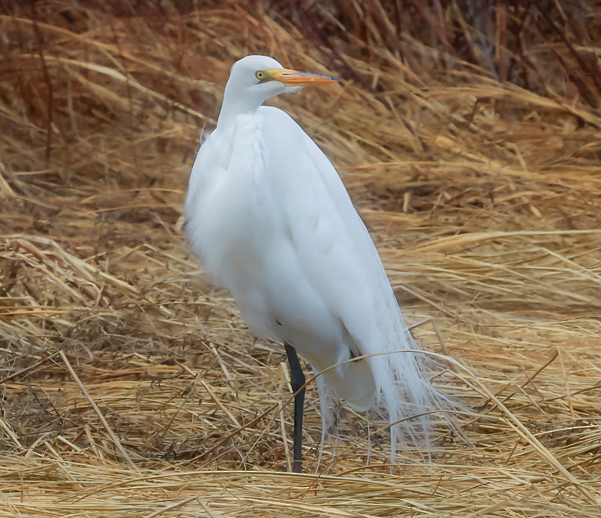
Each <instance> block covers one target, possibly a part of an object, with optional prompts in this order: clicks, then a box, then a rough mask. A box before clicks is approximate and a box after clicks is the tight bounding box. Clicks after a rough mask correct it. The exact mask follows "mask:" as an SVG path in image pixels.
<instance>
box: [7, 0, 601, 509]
mask: <svg viewBox="0 0 601 518" xmlns="http://www.w3.org/2000/svg"><path fill="white" fill-rule="evenodd" d="M0 5H1V6H2V7H0V11H1V13H2V14H1V15H0V50H1V55H0V204H1V205H0V206H1V212H0V214H1V216H0V238H1V243H0V357H1V359H2V360H1V363H0V365H1V372H0V391H1V397H2V407H1V408H2V413H1V414H0V516H73V517H76V516H77V517H79V516H81V517H83V516H87V517H100V516H109V515H110V516H127V517H133V516H140V517H148V518H149V517H151V516H182V517H183V516H211V517H213V516H218V517H227V516H249V517H250V516H274V517H276V516H277V517H280V516H310V515H317V516H328V517H329V516H344V517H346V516H349V517H351V516H353V517H355V516H357V517H358V516H418V515H419V516H451V515H453V516H485V515H490V516H516V517H518V516H528V517H535V516H558V517H559V516H566V517H574V516H583V517H584V516H598V515H599V502H600V500H599V491H600V490H601V487H600V484H599V477H600V476H601V471H600V469H599V457H600V455H601V448H600V447H601V443H600V440H601V428H600V424H601V417H600V415H599V413H600V410H601V402H600V401H599V394H600V389H601V375H600V374H601V370H600V369H601V324H600V319H599V314H600V310H601V246H600V245H599V243H600V242H601V225H600V222H601V212H600V210H601V203H600V193H601V175H600V172H599V171H600V166H601V164H600V147H599V142H601V117H600V112H599V100H600V99H601V88H600V84H601V74H600V71H599V63H598V55H599V48H600V46H599V34H601V32H600V30H599V29H600V27H599V19H600V12H599V9H598V6H597V5H595V4H594V3H587V2H586V1H584V0H583V1H578V0H568V1H564V0H558V1H553V2H542V1H533V2H526V1H521V0H517V1H516V2H513V3H504V2H498V3H497V2H492V0H481V1H479V2H456V1H452V2H448V1H443V2H438V1H433V2H431V3H427V2H426V1H423V0H403V1H384V0H357V1H353V2H342V1H338V2H336V1H331V2H314V3H311V2H298V3H297V2H292V1H283V0H282V1H278V2H273V4H268V3H267V2H249V3H248V5H247V4H242V3H236V2H217V3H216V5H205V4H204V3H203V4H200V3H196V2H169V1H166V2H160V3H158V2H157V3H154V2H138V3H136V2H127V1H123V2H118V1H115V2H112V3H103V2H92V1H89V2H78V3H75V2H66V1H64V0H54V1H48V2H36V3H35V4H33V7H32V6H31V5H29V4H28V5H20V3H18V2H2V3H1V4H0ZM248 53H265V54H270V55H273V56H274V57H276V58H277V59H279V60H280V61H281V62H282V63H283V64H284V65H286V66H291V67H295V68H298V69H305V70H312V71H317V72H319V71H324V72H325V71H328V72H331V73H337V74H340V75H342V77H344V79H345V80H346V81H345V83H344V84H343V85H341V86H336V87H332V88H323V89H314V90H309V89H308V90H306V91H304V92H303V93H302V94H301V95H297V96H289V97H285V98H281V99H277V100H276V101H275V104H276V105H278V106H280V107H282V108H283V109H285V110H286V111H288V112H289V113H290V114H292V115H293V116H294V117H295V118H296V119H297V120H299V121H300V123H301V124H302V125H303V126H304V127H305V129H306V130H307V131H308V133H309V134H310V135H311V136H312V137H313V138H314V139H315V140H316V141H317V142H318V143H319V144H320V145H321V147H322V148H323V149H324V151H325V152H326V154H328V156H329V157H330V158H331V159H332V161H333V162H334V163H335V164H336V166H337V167H338V168H339V171H340V173H341V175H342V177H343V179H344V181H345V184H346V185H347V187H348V188H349V191H350V192H351V195H352V197H353V199H354V201H355V203H356V205H357V207H358V208H359V210H360V212H361V214H362V215H363V217H364V219H365V221H366V222H367V224H368V226H369V228H370V230H371V232H372V235H373V237H374V239H375V241H376V243H377V245H378V248H379V250H380V252H381V254H382V257H383V260H384V262H385V265H386V267H387V270H388V272H389V275H390V278H391V282H392V283H393V286H395V289H396V291H397V293H398V296H399V301H400V303H401V305H402V307H403V310H404V313H405V315H406V318H407V320H408V322H409V324H420V325H418V326H416V327H415V328H414V333H415V335H416V337H418V338H419V340H420V341H421V343H422V344H423V347H424V348H425V349H426V350H429V351H434V352H437V353H441V352H446V353H448V354H449V355H450V356H451V357H452V358H454V359H456V360H457V361H459V362H461V363H462V364H463V365H465V366H466V367H467V368H468V369H469V370H470V371H471V372H472V373H473V374H474V375H475V376H476V377H477V380H478V381H477V380H476V379H475V378H474V377H472V375H471V374H469V373H468V372H467V371H464V370H462V369H461V368H459V367H458V366H453V367H451V369H450V370H451V372H452V373H453V376H454V379H455V381H451V382H446V383H445V387H444V388H445V390H447V391H448V392H449V393H451V394H452V395H454V396H455V397H457V398H460V399H461V400H462V401H464V402H465V403H466V404H468V405H469V406H470V407H471V408H473V409H474V411H475V412H478V413H480V414H481V416H479V417H478V418H474V417H472V418H466V419H465V420H464V421H463V422H462V429H463V432H464V433H465V435H466V437H467V439H468V440H469V443H470V445H469V446H468V445H466V444H464V443H462V442H461V441H459V440H458V439H457V438H456V437H454V436H452V435H451V434H450V433H448V432H447V431H446V430H445V429H443V428H441V429H440V430H439V440H438V443H437V444H436V446H435V453H436V455H435V457H434V459H433V462H432V464H431V465H424V464H423V463H422V462H421V460H420V457H419V455H417V454H416V452H415V451H412V450H414V448H413V447H410V448H409V449H408V451H406V452H402V453H401V454H399V465H398V468H397V470H396V474H395V475H391V474H390V473H389V466H388V454H387V438H386V432H385V430H384V431H377V432H376V433H375V434H374V437H373V441H372V454H371V460H370V463H369V466H366V460H367V439H366V423H365V420H364V416H361V415H356V414H354V413H353V412H351V411H350V410H348V409H347V410H346V411H342V413H341V419H340V423H339V430H340V436H341V437H340V439H339V440H338V441H337V442H332V443H328V444H327V446H326V451H325V454H324V460H323V462H322V464H321V466H320V468H319V476H313V475H302V476H298V475H292V474H289V473H287V470H288V466H289V463H290V455H289V447H288V446H287V442H288V443H289V442H290V438H289V437H287V434H288V435H290V430H291V412H290V405H289V401H290V393H289V390H288V388H287V385H286V379H287V375H288V374H287V370H286V367H285V365H284V364H283V362H284V358H285V357H284V353H283V350H282V348H281V347H280V346H278V345H277V344H272V343H266V342H263V341H260V340H259V341H255V339H254V337H253V336H252V335H251V334H250V333H249V332H248V330H246V328H245V327H244V325H243V323H242V322H241V320H240V318H239V315H238V313H237V311H236V308H235V304H234V303H233V301H232V300H231V298H229V297H228V296H227V294H225V293H224V292H222V291H220V290H218V289H215V288H213V287H211V286H210V285H209V284H208V283H207V282H206V281H205V280H204V279H203V277H202V276H200V275H199V274H198V270H199V266H198V264H197V263H196V261H195V260H194V258H192V257H190V255H189V254H188V252H187V250H186V246H185V242H184V238H183V235H182V231H181V227H182V221H183V219H182V201H183V196H184V192H185V189H186V182H187V177H188V173H189V170H190V166H191V163H192V160H193V157H194V152H195V150H196V149H197V147H198V139H199V135H200V132H201V129H202V128H203V127H205V126H206V127H207V128H208V129H210V128H211V127H212V125H213V124H214V121H215V119H216V117H217V114H218V110H219V105H220V100H221V91H222V87H223V85H224V83H225V81H226V79H227V75H228V71H229V68H230V66H231V64H232V62H233V61H234V60H236V59H237V58H239V57H241V56H243V55H245V54H248ZM428 319H430V320H428ZM479 383H480V384H481V385H482V386H480V385H479ZM487 391H488V392H487ZM491 393H492V394H495V395H496V397H497V398H498V400H497V403H494V399H493V398H491V397H490V394H491ZM305 416H306V423H307V435H306V438H305V440H306V444H307V448H306V450H305V458H306V468H307V471H308V472H309V473H312V472H313V471H314V469H315V468H316V459H317V448H318V446H319V439H320V417H319V405H318V402H317V394H316V390H315V387H314V385H312V386H310V387H309V393H308V405H307V411H306V414H305ZM380 424H381V423H380ZM376 425H378V426H379V424H378V423H377V422H376V423H372V430H371V431H372V432H373V431H374V428H373V427H374V426H376ZM376 428H377V426H376Z"/></svg>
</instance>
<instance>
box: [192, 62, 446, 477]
mask: <svg viewBox="0 0 601 518" xmlns="http://www.w3.org/2000/svg"><path fill="white" fill-rule="evenodd" d="M337 81H339V79H337V78H334V77H330V76H325V75H322V74H310V73H306V72H297V71H294V70H288V69H284V68H283V67H282V65H280V64H279V63H278V62H277V61H275V60H274V59H272V58H270V57H267V56H247V57H245V58H243V59H241V60H240V61H238V62H236V63H235V64H234V66H233V67H232V70H231V74H230V78H229V80H228V82H227V85H226V87H225V94H224V97H223V104H222V107H221V112H220V114H219V119H218V121H217V127H216V128H215V130H214V131H213V132H212V133H211V134H210V135H209V137H208V138H207V139H206V140H205V141H204V143H203V144H202V146H201V148H200V150H199V152H198V155H197V156H196V161H195V162H194V166H193V168H192V173H191V176H190V183H189V187H188V193H187V197H186V202H185V213H186V234H187V237H188V241H189V245H190V247H191V249H192V251H193V252H194V253H195V254H196V255H197V256H198V257H199V258H200V259H201V261H202V262H203V264H204V268H205V271H206V273H207V274H208V275H209V276H210V278H211V279H212V280H213V282H215V283H217V284H220V285H222V286H225V287H226V288H227V289H228V290H229V291H230V292H231V294H232V295H233V297H234V299H235V300H236V303H237V305H238V308H239V310H240V314H241V315H242V318H243V319H244V321H245V322H246V324H247V325H248V327H249V328H250V329H251V331H252V332H253V333H255V334H256V335H257V336H260V337H262V338H266V339H272V340H277V341H280V342H282V343H283V344H284V345H285V348H286V353H287V355H288V359H289V362H290V367H291V378H292V379H291V385H292V388H293V390H294V391H295V392H298V393H297V396H296V397H295V410H294V471H297V472H300V471H301V438H302V414H303V404H304V388H303V390H300V391H299V389H301V388H302V387H303V385H304V383H305V378H304V375H303V372H302V368H301V366H300V363H299V360H298V357H297V355H296V352H297V351H298V353H299V354H300V355H301V356H302V357H303V358H304V359H305V360H307V361H308V362H309V363H310V364H311V366H312V368H313V370H314V371H315V373H319V372H321V371H324V370H325V369H328V367H331V366H333V365H337V364H340V363H342V365H339V366H337V367H334V368H332V369H329V370H327V371H326V372H325V373H324V375H323V376H324V377H325V380H326V381H327V382H328V383H329V384H330V385H331V386H332V387H333V389H334V392H335V393H336V395H337V396H338V397H339V398H341V399H344V400H346V402H347V403H348V404H349V405H350V406H351V407H352V408H353V409H355V410H358V411H366V410H368V409H370V408H371V407H372V406H374V405H379V406H380V407H384V408H385V410H386V411H387V413H388V416H389V419H390V422H391V423H396V422H397V421H401V420H404V421H402V422H401V423H400V424H395V425H393V426H391V435H392V457H393V459H394V452H395V446H396V441H397V438H398V437H400V434H399V433H398V432H399V428H402V429H403V430H404V431H405V432H406V433H405V434H402V435H409V436H410V437H414V428H413V425H412V421H411V419H409V418H410V417H411V416H415V415H419V414H422V416H421V417H417V418H416V420H417V421H418V422H420V424H421V425H422V426H424V427H425V428H426V430H427V424H428V418H427V417H425V416H424V415H423V413H424V412H428V411H431V410H436V409H437V408H440V406H441V403H442V404H444V401H445V398H444V397H443V396H441V395H440V394H439V393H438V392H437V391H436V390H435V389H434V388H433V386H432V384H431V382H430V381H429V379H428V377H427V375H426V372H425V368H424V362H423V355H420V354H419V353H417V354H416V353H413V352H409V353H407V352H406V353H396V354H378V353H388V352H392V351H397V350H400V349H404V350H413V351H418V350H419V348H418V347H417V345H416V344H415V342H414V340H413V338H412V337H411V334H410V333H409V331H408V330H407V327H406V325H405V322H404V320H403V317H402V315H401V311H400V309H399V307H398V304H397V301H396V299H395V296H394V294H393V291H392V288H391V286H390V283H389V281H388V278H387V276H386V272H385V270H384V267H383V266H382V262H381V260H380V257H379V255H378V252H377V250H376V248H375V246H374V244H373V241H372V240H371V238H370V235H369V233H368V231H367V229H366V228H365V225H364V224H363V222H362V221H361V218H360V217H359V215H358V214H357V212H356V210H355V208H354V207H353V204H352V202H351V199H350V197H349V195H348V193H347V191H346V189H345V187H344V185H343V183H342V181H341V180H340V177H339V176H338V174H337V172H336V170H335V169H334V167H333V166H332V164H331V163H330V161H329V160H328V158H327V157H326V156H325V155H324V154H323V152H322V151H321V150H320V149H319V147H317V145H316V144H315V143H314V142H313V141H312V140H311V139H310V138H309V136H308V135H307V134H306V133H305V132H304V131H303V130H302V129H301V127H300V126H299V125H298V124H297V123H296V122H295V121H294V120H293V119H292V118H291V117H290V116H289V115H287V114H286V113H284V112H283V111H281V110H279V109H277V108H273V107H266V106H262V104H263V102H265V101H267V100H268V99H270V98H272V97H275V96H277V95H279V94H283V93H294V92H298V91H299V90H301V89H302V88H303V86H307V85H315V84H324V83H336V82H337ZM374 354H375V356H372V357H369V355H374ZM361 356H368V357H366V358H360V357H361ZM354 358H357V359H356V360H355V361H350V362H349V361H348V360H351V359H354ZM343 362H346V363H343ZM318 387H319V389H320V399H321V403H322V415H323V416H324V417H323V422H324V423H325V421H326V420H327V415H328V412H329V409H328V408H327V404H326V401H325V396H324V384H323V383H321V384H318Z"/></svg>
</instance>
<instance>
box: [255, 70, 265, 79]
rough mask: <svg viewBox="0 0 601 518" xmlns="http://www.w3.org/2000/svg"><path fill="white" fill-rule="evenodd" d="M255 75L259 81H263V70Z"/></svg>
mask: <svg viewBox="0 0 601 518" xmlns="http://www.w3.org/2000/svg"><path fill="white" fill-rule="evenodd" d="M255 77H256V78H257V79H258V80H259V81H263V80H264V79H265V72H261V71H260V70H259V71H258V72H257V73H256V74H255Z"/></svg>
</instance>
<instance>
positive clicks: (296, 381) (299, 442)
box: [284, 343, 305, 473]
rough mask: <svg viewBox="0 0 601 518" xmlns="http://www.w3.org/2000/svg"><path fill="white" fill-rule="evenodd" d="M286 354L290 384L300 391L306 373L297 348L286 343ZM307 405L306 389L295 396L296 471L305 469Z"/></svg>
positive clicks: (299, 471) (293, 388) (294, 469)
mask: <svg viewBox="0 0 601 518" xmlns="http://www.w3.org/2000/svg"><path fill="white" fill-rule="evenodd" d="M284 347H285V348H286V354H287V355H288V363H289V364H290V385H291V386H292V390H293V392H295V393H296V392H298V391H299V389H300V388H301V387H303V385H304V384H305V375H304V373H303V368H302V367H301V364H300V362H299V361H298V355H297V354H296V349H295V348H294V347H292V346H291V345H288V344H286V343H285V344H284ZM304 405H305V389H304V387H303V389H302V390H301V391H300V392H298V393H297V394H296V396H295V397H294V465H293V466H294V467H293V469H292V471H294V473H302V471H303V452H302V446H303V407H304Z"/></svg>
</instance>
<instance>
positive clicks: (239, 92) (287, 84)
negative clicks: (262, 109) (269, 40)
mask: <svg viewBox="0 0 601 518" xmlns="http://www.w3.org/2000/svg"><path fill="white" fill-rule="evenodd" d="M338 81H340V79H338V78H336V77H332V76H326V75H323V74H311V73H308V72H298V71H296V70H289V69H286V68H284V67H282V65H280V64H279V63H278V62H277V61H276V60H275V59H273V58H270V57H268V56H246V57H244V58H242V59H241V60H239V61H236V63H234V66H233V67H232V71H231V73H230V78H229V80H228V82H227V85H226V87H225V95H224V99H223V106H222V108H221V115H220V116H219V118H220V119H222V115H223V113H224V111H226V112H228V113H230V112H231V113H232V114H233V113H235V115H239V114H242V113H252V112H253V111H255V110H256V109H257V108H258V107H259V106H261V105H262V104H263V103H264V102H265V101H267V100H268V99H271V98H272V97H275V96H276V95H280V94H285V93H296V92H298V91H300V90H302V88H303V86H307V85H314V84H324V83H336V82H338Z"/></svg>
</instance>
